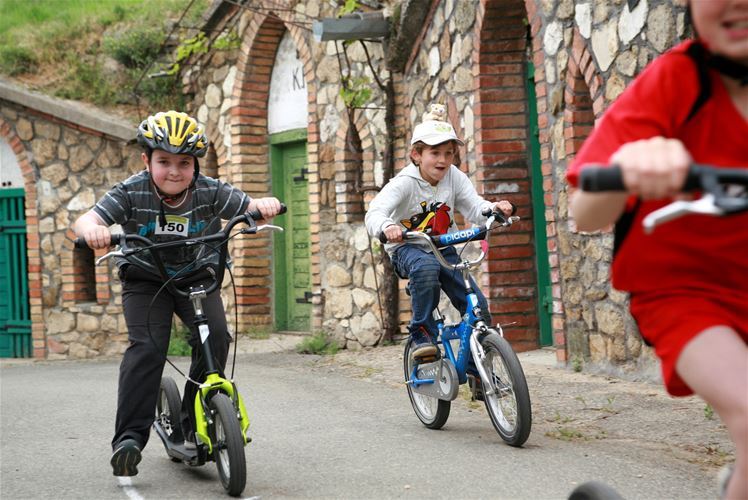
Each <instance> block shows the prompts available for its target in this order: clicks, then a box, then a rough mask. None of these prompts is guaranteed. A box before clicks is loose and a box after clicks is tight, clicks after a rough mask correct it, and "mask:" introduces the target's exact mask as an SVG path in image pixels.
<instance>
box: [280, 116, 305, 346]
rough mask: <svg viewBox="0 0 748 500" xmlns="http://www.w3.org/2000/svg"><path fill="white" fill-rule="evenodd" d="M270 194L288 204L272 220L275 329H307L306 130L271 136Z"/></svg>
mask: <svg viewBox="0 0 748 500" xmlns="http://www.w3.org/2000/svg"><path fill="white" fill-rule="evenodd" d="M270 157H271V158H270V160H271V164H272V176H273V177H272V183H273V194H274V195H275V196H277V197H278V198H279V199H280V200H281V201H284V202H285V203H286V205H287V206H288V212H287V213H286V214H284V215H282V216H280V217H277V218H276V219H274V223H275V224H277V225H279V226H282V227H283V229H284V231H283V232H282V233H275V234H274V245H273V257H274V271H275V272H274V276H275V328H276V330H280V331H283V330H287V331H297V332H308V331H309V330H310V327H311V313H312V274H311V252H310V244H309V243H310V238H309V190H308V187H307V185H308V173H307V168H306V130H303V131H291V132H282V133H280V134H274V135H273V136H271V149H270Z"/></svg>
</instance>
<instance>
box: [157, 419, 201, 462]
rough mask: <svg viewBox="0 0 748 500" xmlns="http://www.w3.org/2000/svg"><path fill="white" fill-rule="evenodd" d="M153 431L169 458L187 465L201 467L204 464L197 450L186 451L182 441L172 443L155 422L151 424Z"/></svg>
mask: <svg viewBox="0 0 748 500" xmlns="http://www.w3.org/2000/svg"><path fill="white" fill-rule="evenodd" d="M153 430H155V431H156V434H158V437H160V438H161V442H162V443H164V448H166V453H167V454H168V455H169V456H170V457H171V458H173V459H175V460H179V461H181V462H184V463H186V464H187V465H203V464H204V463H205V460H204V459H203V460H201V458H200V454H199V453H198V450H197V448H193V449H190V450H188V449H187V448H185V447H184V441H178V442H174V441H172V440H171V439H170V438H169V436H167V435H166V432H164V430H163V429H162V428H161V426H160V425H159V424H158V423H157V422H154V423H153Z"/></svg>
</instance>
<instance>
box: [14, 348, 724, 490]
mask: <svg viewBox="0 0 748 500" xmlns="http://www.w3.org/2000/svg"><path fill="white" fill-rule="evenodd" d="M298 342H299V338H296V337H288V336H283V337H271V338H269V339H266V340H253V341H246V340H243V341H241V342H240V346H241V349H240V352H241V353H242V354H240V355H239V357H238V358H237V380H238V381H240V383H241V384H242V385H241V387H242V388H241V391H242V394H243V395H244V396H245V399H246V400H248V401H250V402H251V414H252V419H253V423H252V429H253V436H254V437H255V441H254V442H253V443H252V444H251V445H250V446H249V447H248V448H247V459H248V464H247V470H248V474H249V478H248V485H247V489H246V490H245V492H244V495H245V497H253V498H257V497H262V498H347V499H349V498H377V499H378V498H400V497H402V498H454V497H459V498H506V499H517V498H527V499H538V498H541V499H545V498H548V499H562V498H565V497H566V495H567V494H568V492H569V491H571V489H573V487H574V485H575V484H578V483H580V482H583V481H586V480H589V479H600V480H603V481H605V482H607V483H609V484H611V485H613V486H614V487H615V488H616V489H618V490H619V491H621V492H622V493H623V494H624V496H625V497H626V498H628V499H639V498H641V499H655V498H656V499H669V498H672V499H679V500H680V499H685V498H689V499H690V498H694V499H697V498H699V499H701V498H713V497H715V496H716V495H715V494H714V492H716V481H715V478H716V472H717V470H718V468H719V466H720V465H721V464H722V463H724V462H726V461H728V460H730V459H731V456H732V453H733V449H732V446H731V445H730V443H729V441H728V440H727V436H726V433H725V430H724V428H723V427H722V426H721V425H720V423H719V422H718V420H716V419H715V418H713V419H710V418H707V417H708V416H709V415H708V414H707V413H705V410H704V408H705V405H704V404H703V403H701V402H700V401H699V400H698V399H695V398H686V399H677V400H676V399H672V398H669V397H668V396H667V395H666V394H664V392H663V391H662V389H661V388H660V387H659V386H657V385H654V384H647V383H641V382H630V381H624V380H620V379H615V378H611V377H606V376H600V375H591V374H585V373H574V372H572V371H569V370H566V369H562V368H559V367H557V366H556V363H555V358H554V356H553V353H551V352H547V351H535V352H531V353H523V354H521V355H520V359H521V362H522V364H523V366H524V369H525V372H526V374H527V378H528V382H529V386H530V390H531V397H532V402H533V412H534V414H533V430H532V434H531V435H530V438H529V440H528V442H527V444H526V446H525V447H524V448H522V449H515V448H511V447H508V446H505V445H503V444H502V443H501V440H500V439H499V438H498V436H497V435H496V433H495V432H494V431H493V428H492V426H491V424H490V422H489V421H488V418H487V416H486V414H485V409H484V408H483V406H482V404H478V403H474V402H471V401H469V399H468V398H467V397H466V394H465V393H464V392H463V393H462V394H461V395H460V396H459V397H458V399H457V400H456V401H455V402H454V403H453V406H452V413H451V415H450V419H449V421H448V422H447V425H446V426H445V428H444V429H443V430H442V431H430V430H428V429H426V428H425V427H423V426H422V425H420V423H419V422H418V421H417V419H416V417H415V415H413V413H412V410H411V408H410V406H409V402H408V398H407V396H405V389H404V387H403V385H402V383H401V371H400V370H401V368H400V367H401V364H402V359H401V352H402V350H401V347H400V346H389V347H383V348H377V349H371V350H364V351H360V352H341V353H339V354H337V355H335V356H322V357H321V356H302V355H298V354H296V353H294V352H293V347H294V346H295V345H296V344H297V343H298ZM175 361H176V362H177V363H178V364H179V365H180V366H182V367H183V368H184V367H186V364H187V362H188V360H186V359H184V358H178V359H177V360H175ZM117 364H118V361H117V360H116V359H111V360H86V361H74V362H73V361H70V362H69V361H63V362H35V361H30V360H20V361H3V362H2V363H0V369H1V373H2V376H0V403H1V404H0V473H1V474H0V497H2V498H34V499H39V498H43V499H46V498H50V499H51V498H55V499H68V498H70V499H73V498H75V499H76V500H81V499H89V498H92V499H93V498H96V499H97V500H101V499H105V498H112V499H120V498H125V497H129V498H130V499H153V498H158V499H164V498H175V499H180V500H185V499H191V498H223V497H224V495H223V494H222V490H221V488H220V485H218V484H217V482H216V481H217V480H216V477H215V476H216V473H215V468H214V467H213V466H212V465H210V464H209V465H208V466H205V467H200V468H196V469H195V468H189V467H185V466H183V465H181V464H174V463H172V462H170V461H169V460H168V459H167V458H166V457H165V456H164V453H163V450H162V449H161V446H160V443H158V439H157V438H155V437H154V439H153V440H152V442H151V443H149V445H148V447H147V448H146V450H145V453H144V458H143V464H142V467H141V474H139V475H138V476H137V477H136V478H133V479H132V481H125V482H122V481H120V482H118V481H117V480H116V478H113V477H112V476H111V470H110V469H109V465H108V458H109V453H110V451H109V449H108V446H107V443H108V441H109V439H110V437H111V436H110V433H111V428H112V423H113V404H114V399H115V392H116V389H115V388H116V372H117ZM167 373H169V374H171V375H173V370H172V369H171V368H167ZM83 381H85V383H86V385H85V386H81V382H83ZM82 387H84V388H85V390H84V391H81V388H82ZM445 453H448V455H446V456H448V457H449V461H448V462H444V461H443V460H442V459H441V458H440V457H444V456H445ZM446 467H448V468H446ZM447 478H448V479H447Z"/></svg>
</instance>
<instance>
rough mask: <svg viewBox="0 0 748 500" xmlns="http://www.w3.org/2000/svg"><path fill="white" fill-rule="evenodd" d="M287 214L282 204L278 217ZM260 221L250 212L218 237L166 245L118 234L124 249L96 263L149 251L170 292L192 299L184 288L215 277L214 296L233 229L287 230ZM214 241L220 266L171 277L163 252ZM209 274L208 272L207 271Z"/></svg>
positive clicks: (83, 245)
mask: <svg viewBox="0 0 748 500" xmlns="http://www.w3.org/2000/svg"><path fill="white" fill-rule="evenodd" d="M286 212H287V207H286V205H285V204H283V203H281V209H280V212H279V213H278V215H281V214H284V213H286ZM256 220H262V215H261V214H260V212H259V211H257V210H253V211H250V212H245V213H243V214H241V215H237V216H236V217H234V218H232V219H231V220H229V221H228V222H227V223H226V226H225V227H224V228H223V229H222V230H221V231H218V232H216V233H214V234H209V235H206V236H199V237H197V238H185V239H181V240H174V241H165V242H162V243H154V242H153V241H152V240H150V239H148V238H146V237H144V236H140V235H138V234H124V233H116V234H112V235H111V238H112V245H117V246H119V247H120V250H119V251H113V252H109V253H107V254H106V255H104V256H102V257H100V258H99V259H98V260H97V261H96V263H97V264H99V263H100V262H101V261H103V260H106V259H108V258H109V257H115V256H119V257H124V258H125V259H126V258H127V257H128V256H130V255H134V254H137V253H139V252H142V251H149V252H150V254H151V256H152V257H153V262H154V264H155V266H156V269H157V270H158V272H159V274H160V275H161V279H163V280H164V282H165V283H166V286H167V288H168V289H169V291H171V292H172V293H174V294H176V295H180V296H182V297H189V292H187V291H185V290H183V289H182V288H181V287H183V286H187V285H189V284H191V283H194V282H195V281H197V280H199V279H203V278H212V283H211V284H210V285H209V286H208V288H207V289H206V290H205V292H206V294H209V293H212V292H213V291H215V290H216V289H217V288H218V287H219V286H220V285H221V283H222V282H223V273H224V270H225V269H226V258H227V255H228V240H229V235H230V234H231V230H232V229H233V228H234V227H235V226H236V225H237V224H241V223H244V224H246V225H247V226H249V227H247V228H245V229H242V230H241V233H243V234H255V233H257V232H258V231H261V230H262V229H264V228H269V229H276V230H280V231H282V230H283V229H282V228H280V227H278V226H272V225H263V226H259V227H258V226H257V224H255V221H256ZM128 242H138V243H141V244H142V245H143V246H139V247H134V248H130V247H128V246H127V243H128ZM214 242H220V245H219V247H218V248H219V251H218V266H217V267H216V268H215V269H213V266H212V265H211V266H210V268H211V269H212V271H211V270H210V269H208V266H205V267H203V268H199V269H195V270H194V271H191V272H190V273H189V274H187V275H185V276H179V277H174V276H169V273H168V272H167V271H166V266H165V265H164V263H163V260H162V259H161V255H160V253H161V252H163V251H166V250H169V249H174V248H179V247H184V246H192V245H200V244H206V243H214ZM73 244H74V245H75V246H76V247H77V248H88V245H87V244H86V241H85V240H84V239H82V238H76V239H75V240H74V241H73ZM206 271H207V272H206Z"/></svg>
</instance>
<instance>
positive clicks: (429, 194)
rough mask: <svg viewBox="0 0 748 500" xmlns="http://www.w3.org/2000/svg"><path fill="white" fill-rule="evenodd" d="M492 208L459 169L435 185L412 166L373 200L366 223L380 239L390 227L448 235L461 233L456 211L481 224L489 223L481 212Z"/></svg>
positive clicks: (452, 168) (389, 248) (390, 246)
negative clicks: (457, 225) (456, 220)
mask: <svg viewBox="0 0 748 500" xmlns="http://www.w3.org/2000/svg"><path fill="white" fill-rule="evenodd" d="M492 205H493V203H492V202H490V201H487V200H485V199H483V198H482V197H481V196H479V195H478V193H477V191H476V190H475V187H474V186H473V183H472V182H470V179H469V178H468V176H467V175H465V173H464V172H462V171H461V170H460V169H459V168H457V167H456V166H454V165H451V166H450V167H449V170H448V171H447V174H446V175H445V176H444V178H443V179H442V180H441V181H439V184H437V185H436V186H432V185H431V184H429V183H428V181H426V180H424V179H423V177H421V171H420V170H419V169H418V167H417V166H416V165H413V164H412V163H411V164H410V165H408V166H407V167H405V168H404V169H402V170H401V171H400V173H399V174H397V175H396V176H395V177H393V178H392V179H390V181H389V182H388V183H387V184H386V185H385V186H384V187H383V188H382V190H381V191H380V192H379V194H377V196H376V197H375V198H374V199H373V200H372V201H371V204H370V205H369V211H368V212H366V218H365V219H364V221H365V223H366V230H367V231H368V232H369V234H370V235H371V236H373V237H378V236H379V233H381V232H382V231H383V230H384V228H385V227H387V226H389V225H390V224H396V225H397V226H398V227H400V228H401V229H419V230H422V231H423V230H427V229H430V230H431V234H434V235H436V234H445V233H448V232H449V233H451V232H454V231H457V230H458V228H457V227H456V224H455V223H454V214H455V210H457V211H459V212H460V213H461V214H462V215H463V217H465V219H467V220H469V221H470V222H472V223H473V224H480V223H482V222H485V220H486V218H485V217H484V216H483V215H481V213H482V212H483V211H484V210H485V209H487V208H490V207H491V206H492ZM403 244H404V243H387V244H386V245H385V249H386V250H387V252H388V253H389V254H390V255H391V254H392V252H394V251H395V249H396V248H397V247H399V246H401V245H403ZM408 244H409V245H410V244H412V245H415V244H417V245H422V246H424V247H425V248H428V247H426V246H425V245H426V243H425V242H420V241H417V240H416V241H408Z"/></svg>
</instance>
